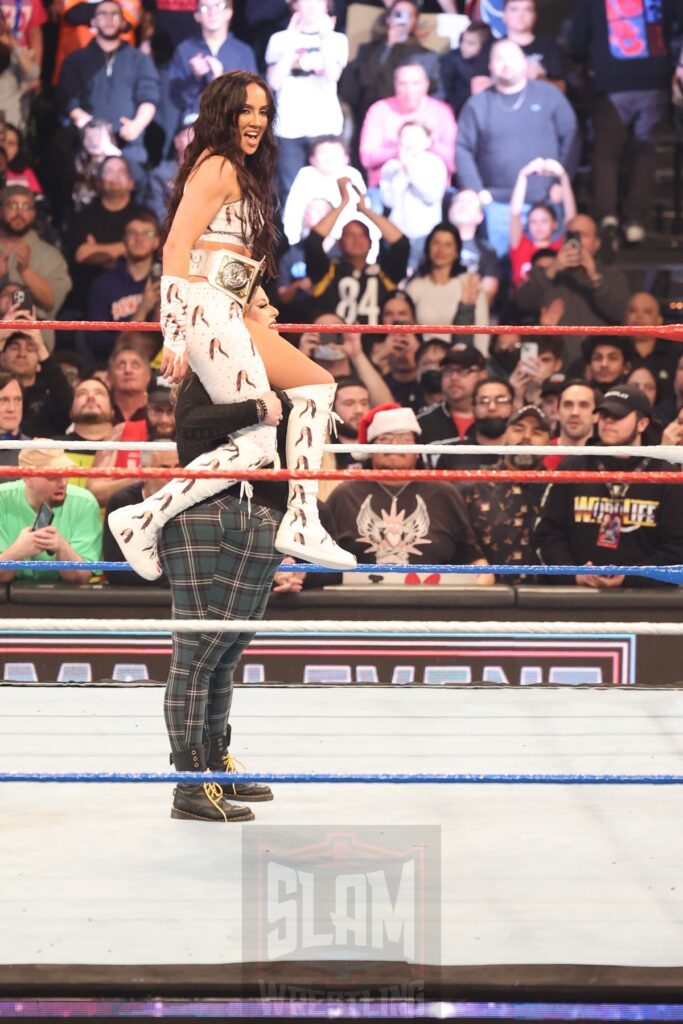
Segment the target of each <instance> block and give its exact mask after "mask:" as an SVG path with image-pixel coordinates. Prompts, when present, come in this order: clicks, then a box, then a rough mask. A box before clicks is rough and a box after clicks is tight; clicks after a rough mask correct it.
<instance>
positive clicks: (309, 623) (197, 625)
mask: <svg viewBox="0 0 683 1024" xmlns="http://www.w3.org/2000/svg"><path fill="white" fill-rule="evenodd" d="M416 568H418V569H419V566H417V567H416ZM26 632H28V633H46V632H56V633H66V632H79V633H84V632H85V633H117V632H122V633H173V632H178V633H295V634H300V633H302V632H306V633H313V634H317V635H324V634H326V633H327V634H331V633H336V634H346V633H349V634H350V633H368V634H372V635H377V634H378V633H397V634H402V635H411V636H412V635H414V634H419V635H424V636H443V635H444V634H454V635H458V636H461V635H464V634H468V633H484V634H488V635H490V636H496V635H497V634H499V633H506V634H508V633H509V634H516V633H532V634H533V633H535V634H546V633H591V634H593V633H594V634H597V635H604V634H607V633H619V634H621V635H624V634H636V635H638V636H669V635H671V636H681V635H683V622H557V621H555V622H522V621H520V622H496V621H495V620H490V619H487V620H486V621H473V622H463V621H462V620H461V619H459V620H458V621H457V622H446V621H444V622H436V621H430V622H420V621H417V622H410V621H407V620H405V619H404V620H400V619H399V620H396V619H387V620H384V619H378V620H376V621H369V620H367V619H362V620H360V621H357V620H355V619H354V620H346V621H344V620H341V621H340V620H339V619H331V620H324V619H259V620H252V619H230V620H228V621H218V620H214V619H85V618H83V619H47V618H43V617H41V618H40V619H25V618H24V619H4V618H0V635H2V634H3V633H26Z"/></svg>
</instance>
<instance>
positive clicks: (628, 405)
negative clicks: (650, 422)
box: [597, 384, 652, 420]
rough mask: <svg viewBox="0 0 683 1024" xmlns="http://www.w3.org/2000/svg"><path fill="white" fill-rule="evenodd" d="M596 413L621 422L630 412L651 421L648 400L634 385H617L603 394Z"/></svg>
mask: <svg viewBox="0 0 683 1024" xmlns="http://www.w3.org/2000/svg"><path fill="white" fill-rule="evenodd" d="M597 411H598V412H606V413H608V414H609V415H610V416H614V417H616V419H618V420H622V419H623V418H624V416H628V414H629V413H630V412H637V413H640V415H641V416H647V417H648V418H649V419H652V406H651V405H650V400H649V398H648V397H647V395H646V394H645V392H644V391H641V389H640V388H639V387H636V385H635V384H619V386H618V387H614V388H610V390H609V391H606V392H605V394H604V396H603V399H602V401H601V402H600V403H599V405H598V407H597Z"/></svg>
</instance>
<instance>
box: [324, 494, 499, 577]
mask: <svg viewBox="0 0 683 1024" xmlns="http://www.w3.org/2000/svg"><path fill="white" fill-rule="evenodd" d="M325 523H326V526H327V528H328V530H329V531H330V533H331V534H332V536H333V537H334V539H335V540H336V541H337V543H338V544H339V545H340V546H341V547H343V548H344V549H345V550H346V551H351V552H352V553H353V554H354V555H355V556H356V558H357V559H358V561H359V562H361V563H369V562H375V563H377V564H385V565H389V564H393V565H406V564H412V565H428V564H430V563H431V564H437V563H438V564H440V565H471V564H472V562H474V561H476V560H477V559H478V558H482V557H483V556H482V552H481V549H480V548H479V545H478V544H477V541H476V538H475V536H474V532H473V530H472V526H471V524H470V521H469V519H468V516H467V510H466V508H465V504H464V502H463V499H462V498H461V497H460V495H459V494H458V492H457V491H456V489H455V488H454V487H452V486H451V485H450V484H447V483H441V482H440V481H424V482H422V481H420V482H415V483H412V482H411V483H408V484H399V485H398V486H396V487H393V488H390V487H386V486H384V485H382V484H380V483H377V482H366V481H365V480H349V481H346V482H344V483H342V484H340V485H339V487H335V489H334V491H332V493H331V495H330V496H329V498H328V499H327V501H326V502H325Z"/></svg>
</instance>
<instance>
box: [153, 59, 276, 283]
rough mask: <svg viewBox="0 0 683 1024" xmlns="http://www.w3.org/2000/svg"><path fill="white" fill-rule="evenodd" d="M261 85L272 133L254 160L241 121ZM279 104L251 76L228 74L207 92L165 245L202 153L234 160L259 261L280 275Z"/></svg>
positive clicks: (256, 77)
mask: <svg viewBox="0 0 683 1024" xmlns="http://www.w3.org/2000/svg"><path fill="white" fill-rule="evenodd" d="M252 83H253V84H255V85H258V86H260V87H261V89H263V91H264V92H265V94H266V97H267V104H268V127H267V128H266V131H265V132H264V134H263V137H262V139H261V143H260V145H259V147H258V149H257V150H256V152H255V153H254V154H252V155H249V156H245V154H244V153H243V152H242V149H241V148H240V138H239V131H238V127H237V119H238V117H239V115H240V113H241V111H242V110H243V108H244V105H245V103H246V101H247V86H248V85H251V84H252ZM274 120H275V100H274V99H273V94H272V93H271V91H270V89H269V87H268V85H267V83H266V82H264V80H263V79H262V78H260V77H259V75H255V74H253V73H252V72H251V71H228V72H227V73H226V74H225V75H220V76H219V77H218V78H216V79H214V81H213V82H212V83H211V84H210V85H208V86H207V87H206V89H204V92H203V93H202V98H201V102H200V104H199V117H198V118H197V120H196V121H195V123H194V125H193V126H192V128H193V133H194V134H193V137H192V141H191V142H190V144H189V146H188V147H187V149H186V150H185V155H184V157H183V162H182V164H181V165H180V169H179V171H178V175H177V177H176V180H175V187H174V190H173V195H172V196H171V201H170V203H169V207H168V214H167V216H166V220H165V222H164V230H163V242H165V241H166V238H167V237H168V233H169V231H170V229H171V224H172V222H173V218H174V217H175V214H176V210H177V209H178V206H179V205H180V200H181V199H182V196H183V190H184V188H185V183H186V182H187V179H188V177H189V176H190V174H191V172H192V171H193V169H194V168H195V166H196V165H197V162H198V160H199V159H200V157H201V156H202V153H206V155H207V156H212V155H214V154H217V155H218V156H222V157H225V159H226V160H229V161H230V162H231V163H232V165H233V166H234V168H235V171H236V172H237V181H238V182H239V186H240V190H241V192H242V198H243V199H244V200H246V203H247V206H246V212H247V215H248V223H247V227H248V229H249V230H250V232H251V234H252V237H253V239H254V241H253V255H254V256H255V257H256V259H261V257H263V256H265V257H266V261H267V265H268V270H269V272H270V273H271V274H272V273H274V272H275V260H274V257H273V252H274V249H275V245H276V242H277V236H276V230H275V226H274V220H275V207H276V200H275V160H276V156H277V146H276V143H275V136H274V134H273V121H274Z"/></svg>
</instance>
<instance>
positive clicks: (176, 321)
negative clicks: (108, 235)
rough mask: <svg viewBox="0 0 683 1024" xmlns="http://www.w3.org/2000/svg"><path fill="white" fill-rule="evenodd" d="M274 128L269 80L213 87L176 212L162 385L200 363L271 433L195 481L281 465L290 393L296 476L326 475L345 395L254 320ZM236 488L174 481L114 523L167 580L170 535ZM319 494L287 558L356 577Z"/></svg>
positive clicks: (221, 394)
mask: <svg viewBox="0 0 683 1024" xmlns="http://www.w3.org/2000/svg"><path fill="white" fill-rule="evenodd" d="M274 116H275V105H274V102H273V98H272V95H271V93H270V91H269V89H268V86H267V85H266V83H265V82H264V81H263V80H262V79H261V78H259V77H258V76H257V75H254V74H252V73H250V72H246V71H232V72H229V73H228V74H225V75H221V76H220V78H217V79H216V80H215V81H214V82H212V83H211V85H209V86H208V87H207V88H206V89H205V90H204V92H203V94H202V100H201V106H200V111H199V118H198V119H197V121H196V122H195V124H194V137H193V139H192V141H191V143H190V145H189V146H188V148H187V151H186V153H185V158H184V161H183V164H182V166H181V168H180V171H179V173H178V177H177V179H176V185H175V191H174V194H173V197H172V199H171V203H170V207H169V215H168V220H167V223H168V224H169V225H170V227H169V229H168V234H167V237H166V242H165V244H164V249H163V271H164V274H163V277H162V279H161V328H162V331H163V335H164V356H163V361H162V373H167V374H171V375H172V377H173V379H174V380H179V379H180V378H181V377H182V375H183V373H184V372H185V369H186V366H187V364H188V363H189V365H190V367H191V368H192V369H193V370H194V371H195V373H196V374H197V375H198V377H199V378H200V380H201V382H202V384H203V385H204V387H205V388H206V390H207V392H208V394H209V396H210V397H211V400H212V401H213V402H215V403H221V404H229V403H231V402H241V401H244V400H245V399H248V398H254V399H256V406H257V408H258V411H259V412H258V415H259V421H260V425H259V424H256V425H254V426H246V427H245V428H244V429H242V430H239V431H237V432H235V433H234V434H232V435H231V436H230V438H226V439H225V440H226V443H225V444H222V445H221V446H220V447H219V448H217V449H215V450H214V451H212V452H211V453H209V455H208V456H204V457H201V458H199V459H197V460H195V461H194V462H192V463H190V465H189V467H188V468H190V469H208V470H219V469H220V470H229V469H239V470H245V469H257V468H259V467H261V466H265V465H269V464H270V463H272V462H273V460H274V459H275V457H276V442H275V427H274V426H272V425H268V423H267V422H264V421H268V420H269V418H271V417H270V411H271V408H270V405H272V404H273V399H274V397H275V396H274V395H273V392H272V391H271V387H277V388H281V389H283V390H284V391H285V393H286V395H287V397H288V398H289V400H290V401H291V403H292V410H291V412H290V415H289V420H288V427H287V443H286V455H287V465H288V466H290V467H296V468H299V469H318V468H319V467H320V463H321V459H322V453H323V444H324V441H325V434H326V431H327V427H328V424H329V421H330V416H331V407H332V401H333V398H334V392H335V388H336V385H335V383H334V380H333V378H332V376H331V375H330V374H329V373H328V372H327V371H326V370H324V369H322V367H320V366H318V365H317V364H316V363H314V362H312V361H311V360H310V359H308V358H307V357H306V356H304V355H303V354H302V353H301V352H299V351H298V350H297V349H295V348H294V347H293V346H292V345H290V344H289V343H288V342H286V341H285V340H284V339H283V338H281V337H280V335H279V334H277V332H276V331H274V330H272V329H271V328H268V327H266V326H264V325H263V324H259V323H257V322H256V321H254V320H249V321H248V323H245V319H244V317H245V315H246V313H247V311H248V306H249V303H250V301H251V299H252V296H253V294H254V291H255V289H256V287H257V286H258V284H259V280H260V277H261V272H262V269H263V268H264V265H265V266H266V267H267V269H271V268H272V264H273V259H272V251H273V248H274V229H273V214H274V211H273V193H274V189H273V181H274V168H275V155H276V149H275V141H274V137H273V131H272V123H273V118H274ZM252 255H253V256H255V257H260V258H261V262H260V263H258V262H256V260H255V259H252ZM269 403H270V405H269ZM228 486H230V481H229V480H225V479H217V478H213V479H201V480H200V479H197V480H187V479H184V480H183V479H178V480H172V481H170V482H169V483H168V484H167V485H166V486H165V487H163V488H162V489H161V490H160V491H157V493H156V494H155V495H153V497H151V498H149V499H147V500H146V501H143V502H141V503H140V504H137V505H128V506H126V507H124V508H120V509H117V510H116V511H115V512H113V513H112V514H111V515H110V516H109V526H110V528H111V530H112V533H113V535H114V537H116V539H117V541H118V543H119V546H120V547H121V550H122V551H123V553H124V555H125V556H126V558H127V560H128V562H129V563H130V565H131V566H132V568H133V569H134V570H135V571H136V572H137V573H138V574H139V575H140V576H143V577H144V578H145V579H156V578H157V577H158V576H159V575H160V574H161V568H160V565H159V560H158V553H157V537H158V533H159V530H160V529H161V527H162V526H163V525H164V523H166V522H167V521H168V520H169V519H171V518H173V517H174V516H176V515H177V514H178V513H179V512H181V511H183V510H184V509H186V508H188V507H189V506H191V505H194V504H196V503H197V502H199V501H204V500H205V499H206V498H209V497H212V496H213V495H214V494H217V493H219V492H220V491H222V490H225V488H226V487H228ZM246 487H247V489H248V488H249V485H246ZM317 489H318V487H317V481H316V480H299V481H296V482H295V481H292V482H291V483H290V486H289V499H288V505H287V512H286V513H285V516H284V519H283V521H282V524H281V526H280V529H279V531H278V535H277V539H276V548H277V550H278V551H281V552H282V553H283V554H286V555H292V556H293V557H295V558H299V559H303V560H304V561H309V562H316V563H319V564H320V565H325V566H327V567H329V568H335V569H349V568H353V567H354V566H355V564H356V560H355V558H354V557H353V556H352V555H350V554H349V553H348V552H346V551H344V550H342V549H341V548H339V547H338V546H337V545H336V544H335V542H334V541H333V540H332V538H331V537H330V536H329V534H328V533H327V531H326V530H325V529H324V528H323V526H322V524H321V523H320V520H319V518H318V511H317Z"/></svg>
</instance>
